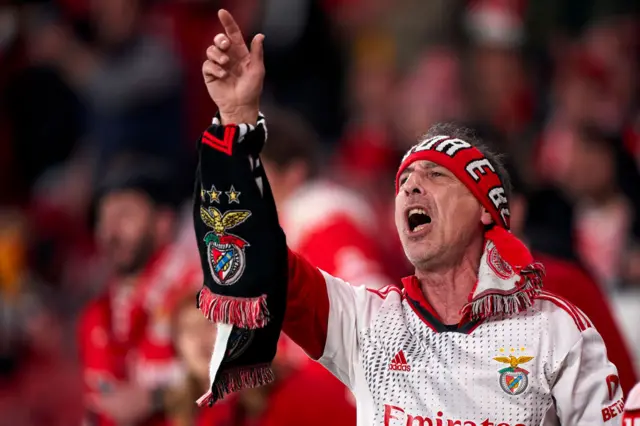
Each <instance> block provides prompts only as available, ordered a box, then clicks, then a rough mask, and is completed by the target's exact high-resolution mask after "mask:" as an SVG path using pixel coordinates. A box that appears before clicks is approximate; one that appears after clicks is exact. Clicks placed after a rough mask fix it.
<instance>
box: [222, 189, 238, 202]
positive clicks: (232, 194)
mask: <svg viewBox="0 0 640 426" xmlns="http://www.w3.org/2000/svg"><path fill="white" fill-rule="evenodd" d="M225 194H227V197H229V204H231V203H238V204H240V192H238V191H236V189H235V188H234V187H233V185H231V189H230V190H228V191H225Z"/></svg>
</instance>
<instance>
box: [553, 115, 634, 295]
mask: <svg viewBox="0 0 640 426" xmlns="http://www.w3.org/2000/svg"><path fill="white" fill-rule="evenodd" d="M576 136H577V137H576V138H575V139H574V143H573V146H572V149H571V151H570V152H569V153H568V155H569V161H568V164H567V170H566V175H564V176H562V178H561V179H560V185H561V187H562V188H563V189H564V190H565V191H566V192H567V193H568V194H570V196H571V197H572V198H573V199H574V200H575V202H576V212H575V214H576V222H575V226H576V250H577V252H578V255H579V256H580V259H581V260H582V261H583V262H584V263H585V265H586V266H587V268H589V270H590V271H591V272H592V273H593V274H594V276H595V277H596V279H597V280H598V282H599V283H600V284H601V285H603V286H605V287H611V286H616V285H620V284H621V281H622V278H623V277H622V271H623V266H624V261H625V260H626V256H625V253H627V252H628V248H630V247H632V246H633V242H634V241H633V237H632V234H631V230H632V229H633V228H632V227H633V224H634V222H635V221H636V220H637V219H636V217H637V214H638V213H637V211H636V208H635V207H636V206H637V205H639V204H638V203H637V201H636V200H637V198H638V195H637V188H638V186H637V185H640V177H639V175H638V171H637V169H636V167H635V164H634V163H633V161H629V160H630V158H629V155H628V153H626V151H625V148H624V146H623V143H622V140H621V139H620V138H618V137H609V136H608V135H607V134H605V133H603V132H601V131H599V130H598V129H596V128H594V127H592V126H588V127H582V128H580V129H579V130H578V131H577V132H576ZM586 171H588V172H586ZM627 187H628V188H629V193H628V194H625V191H624V188H627ZM631 188H634V189H631ZM630 197H633V198H630Z"/></svg>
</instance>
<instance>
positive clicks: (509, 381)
mask: <svg viewBox="0 0 640 426" xmlns="http://www.w3.org/2000/svg"><path fill="white" fill-rule="evenodd" d="M493 359H494V360H496V361H498V362H502V363H505V364H509V367H506V368H503V369H502V370H500V371H498V373H500V387H501V388H502V390H503V391H505V392H506V393H508V394H509V395H520V394H521V393H523V392H524V391H525V390H527V387H529V372H528V371H527V370H525V369H524V368H520V367H519V365H520V364H524V363H525V362H529V361H531V360H532V359H533V357H532V356H521V357H515V356H513V355H509V356H508V357H506V356H497V357H495V358H493Z"/></svg>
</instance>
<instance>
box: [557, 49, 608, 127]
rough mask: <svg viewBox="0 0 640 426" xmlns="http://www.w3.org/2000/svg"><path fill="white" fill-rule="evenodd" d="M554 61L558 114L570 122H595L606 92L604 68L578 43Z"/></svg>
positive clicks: (578, 123) (606, 80)
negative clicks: (556, 62) (555, 64)
mask: <svg viewBox="0 0 640 426" xmlns="http://www.w3.org/2000/svg"><path fill="white" fill-rule="evenodd" d="M557 61H558V62H559V63H558V64H557V72H556V77H555V79H554V82H553V101H554V106H555V109H556V110H557V111H556V113H557V114H558V116H559V118H561V119H562V121H563V122H564V123H566V124H567V125H570V126H576V125H580V123H584V122H589V121H591V122H595V121H596V120H598V119H599V118H600V117H598V111H599V105H601V104H602V102H603V101H604V99H605V97H606V95H607V89H608V87H607V84H608V79H607V72H606V69H605V68H604V67H603V65H602V63H601V62H600V61H598V60H596V59H595V58H593V57H592V56H591V55H589V54H588V53H587V52H585V51H584V50H583V49H581V48H580V47H579V46H578V47H573V50H570V51H569V52H568V53H565V54H563V55H562V56H559V57H558V58H557Z"/></svg>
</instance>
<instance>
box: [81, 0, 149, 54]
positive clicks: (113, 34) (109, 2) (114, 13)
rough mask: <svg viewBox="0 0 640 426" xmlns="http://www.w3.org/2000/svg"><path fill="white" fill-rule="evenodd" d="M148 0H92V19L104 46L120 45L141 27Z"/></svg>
mask: <svg viewBox="0 0 640 426" xmlns="http://www.w3.org/2000/svg"><path fill="white" fill-rule="evenodd" d="M147 3H148V0H91V7H90V12H91V15H90V17H91V20H92V21H93V25H94V27H95V30H96V36H97V37H98V40H99V41H100V43H101V44H103V45H104V46H118V45H120V44H121V43H124V42H126V41H127V40H129V39H130V38H131V37H132V36H133V35H134V34H135V33H137V32H139V31H140V29H141V25H140V18H141V16H142V12H143V10H144V8H145V7H146V6H147Z"/></svg>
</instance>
